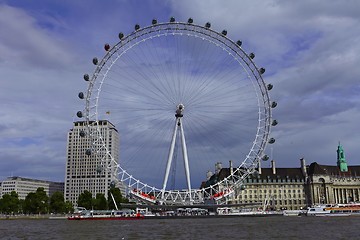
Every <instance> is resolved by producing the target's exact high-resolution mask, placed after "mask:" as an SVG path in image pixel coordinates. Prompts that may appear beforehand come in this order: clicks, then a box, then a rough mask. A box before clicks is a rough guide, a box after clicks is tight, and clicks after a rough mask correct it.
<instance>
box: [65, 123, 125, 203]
mask: <svg viewBox="0 0 360 240" xmlns="http://www.w3.org/2000/svg"><path fill="white" fill-rule="evenodd" d="M98 127H99V128H98V129H99V131H100V132H101V136H102V140H103V141H102V143H101V144H103V145H104V147H106V149H107V150H108V151H109V154H110V155H111V156H113V158H114V160H115V161H112V160H111V158H110V155H109V154H103V156H99V154H93V153H92V154H87V151H88V150H89V149H91V142H90V138H89V137H88V136H87V135H86V134H85V135H84V133H86V132H87V126H86V122H84V121H78V122H74V127H73V128H72V129H70V131H69V133H68V139H67V159H66V171H65V191H64V192H65V193H64V196H65V200H66V201H70V202H72V203H73V204H74V206H77V200H78V197H79V195H80V194H81V193H83V192H84V191H85V190H87V191H89V192H91V193H92V194H93V197H94V198H95V197H96V194H97V193H102V194H104V195H105V197H106V198H107V196H108V190H109V188H110V186H111V185H112V184H115V183H117V182H118V181H117V180H118V179H117V174H116V168H117V162H118V159H119V133H118V131H117V129H116V128H115V126H114V125H113V124H112V123H110V122H109V121H107V120H100V121H99V122H98Z"/></svg>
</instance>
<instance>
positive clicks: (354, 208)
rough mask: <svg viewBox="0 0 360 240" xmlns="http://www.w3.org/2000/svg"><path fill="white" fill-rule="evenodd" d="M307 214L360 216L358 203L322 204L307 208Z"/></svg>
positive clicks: (359, 204)
mask: <svg viewBox="0 0 360 240" xmlns="http://www.w3.org/2000/svg"><path fill="white" fill-rule="evenodd" d="M306 215H307V216H317V217H321V216H339V217H340V216H354V215H358V216H360V203H347V204H324V205H317V206H313V207H310V208H308V210H307V212H306Z"/></svg>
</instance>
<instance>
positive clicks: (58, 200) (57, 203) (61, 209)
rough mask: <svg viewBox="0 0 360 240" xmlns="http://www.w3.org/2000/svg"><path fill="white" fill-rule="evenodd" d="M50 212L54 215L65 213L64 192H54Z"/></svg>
mask: <svg viewBox="0 0 360 240" xmlns="http://www.w3.org/2000/svg"><path fill="white" fill-rule="evenodd" d="M50 212H52V213H65V212H66V209H65V201H64V194H63V193H62V192H54V194H53V195H52V196H51V197H50Z"/></svg>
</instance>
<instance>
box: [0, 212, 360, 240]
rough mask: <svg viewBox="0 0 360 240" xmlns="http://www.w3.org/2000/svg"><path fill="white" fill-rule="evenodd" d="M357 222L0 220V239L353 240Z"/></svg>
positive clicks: (299, 219) (356, 236) (273, 219)
mask: <svg viewBox="0 0 360 240" xmlns="http://www.w3.org/2000/svg"><path fill="white" fill-rule="evenodd" d="M359 236H360V217H305V216H304V217H282V216H281V217H279V216H277V217H223V218H221V217H218V218H193V219H192V218H187V219H144V220H137V221H68V220H64V219H62V220H48V219H42V220H41V219H39V220H35V219H18V220H0V239H11V240H13V239H14V240H15V239H66V240H71V239H359V238H360V237H359Z"/></svg>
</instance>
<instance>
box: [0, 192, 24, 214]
mask: <svg viewBox="0 0 360 240" xmlns="http://www.w3.org/2000/svg"><path fill="white" fill-rule="evenodd" d="M19 203H20V200H19V195H18V194H17V193H16V192H15V191H12V192H11V193H10V194H8V193H7V194H4V195H3V197H2V199H1V204H0V205H1V212H3V213H6V214H11V213H13V214H14V213H18V212H19V205H20V204H19Z"/></svg>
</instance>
